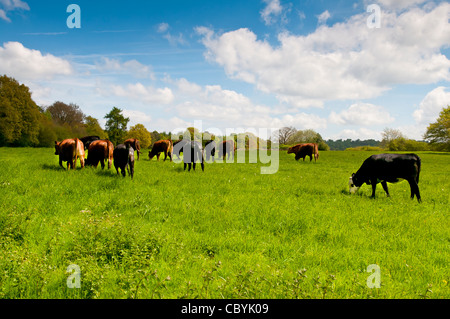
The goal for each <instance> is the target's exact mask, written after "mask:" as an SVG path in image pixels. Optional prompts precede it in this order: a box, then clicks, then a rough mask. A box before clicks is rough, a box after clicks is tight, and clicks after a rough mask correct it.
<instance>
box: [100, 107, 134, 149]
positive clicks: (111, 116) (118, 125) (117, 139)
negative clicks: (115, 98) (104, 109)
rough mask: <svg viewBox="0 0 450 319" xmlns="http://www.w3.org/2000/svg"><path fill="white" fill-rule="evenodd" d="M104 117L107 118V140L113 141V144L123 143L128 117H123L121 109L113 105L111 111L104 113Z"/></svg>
mask: <svg viewBox="0 0 450 319" xmlns="http://www.w3.org/2000/svg"><path fill="white" fill-rule="evenodd" d="M105 119H107V121H106V124H105V131H106V132H107V133H108V136H109V140H110V141H111V142H113V144H114V145H118V144H121V143H123V141H124V140H125V135H126V133H127V125H128V122H129V121H130V119H129V118H128V117H124V116H123V115H122V110H121V109H119V108H117V107H113V109H112V110H111V112H109V113H108V114H106V115H105Z"/></svg>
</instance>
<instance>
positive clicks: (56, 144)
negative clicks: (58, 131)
mask: <svg viewBox="0 0 450 319" xmlns="http://www.w3.org/2000/svg"><path fill="white" fill-rule="evenodd" d="M59 144H60V142H57V141H55V155H59V149H60V146H59Z"/></svg>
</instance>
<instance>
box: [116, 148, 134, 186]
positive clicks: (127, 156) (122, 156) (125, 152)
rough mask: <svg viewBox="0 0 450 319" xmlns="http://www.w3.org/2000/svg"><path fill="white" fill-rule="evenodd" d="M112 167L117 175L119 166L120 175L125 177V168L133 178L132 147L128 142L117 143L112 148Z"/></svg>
mask: <svg viewBox="0 0 450 319" xmlns="http://www.w3.org/2000/svg"><path fill="white" fill-rule="evenodd" d="M113 157H114V167H115V168H116V171H117V175H119V168H120V170H121V171H122V176H123V177H125V169H126V170H127V171H128V175H130V176H131V178H133V175H134V148H133V147H131V146H130V144H127V145H125V144H119V145H117V146H116V148H114V152H113Z"/></svg>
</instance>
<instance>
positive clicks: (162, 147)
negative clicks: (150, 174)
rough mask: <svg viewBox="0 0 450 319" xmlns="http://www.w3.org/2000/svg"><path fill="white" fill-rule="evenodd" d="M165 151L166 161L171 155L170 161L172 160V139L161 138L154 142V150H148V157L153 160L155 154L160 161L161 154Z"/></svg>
mask: <svg viewBox="0 0 450 319" xmlns="http://www.w3.org/2000/svg"><path fill="white" fill-rule="evenodd" d="M162 152H164V161H165V160H166V159H167V155H169V158H170V161H171V162H172V153H173V144H172V141H171V140H160V141H158V142H155V144H153V147H152V150H151V151H150V152H148V159H149V160H151V159H152V158H153V157H154V156H155V155H156V157H157V159H158V161H159V156H160V155H161V153H162Z"/></svg>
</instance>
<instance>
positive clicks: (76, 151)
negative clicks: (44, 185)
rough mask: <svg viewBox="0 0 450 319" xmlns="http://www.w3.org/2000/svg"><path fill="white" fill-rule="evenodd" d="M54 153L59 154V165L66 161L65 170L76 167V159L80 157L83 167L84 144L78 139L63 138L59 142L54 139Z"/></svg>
mask: <svg viewBox="0 0 450 319" xmlns="http://www.w3.org/2000/svg"><path fill="white" fill-rule="evenodd" d="M55 155H59V166H61V167H62V168H64V167H63V165H62V162H67V170H69V169H71V168H72V169H75V168H76V167H77V160H78V158H79V159H80V163H81V168H83V167H84V145H83V142H82V141H80V140H79V139H77V138H75V139H65V140H63V141H61V142H58V141H55Z"/></svg>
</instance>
